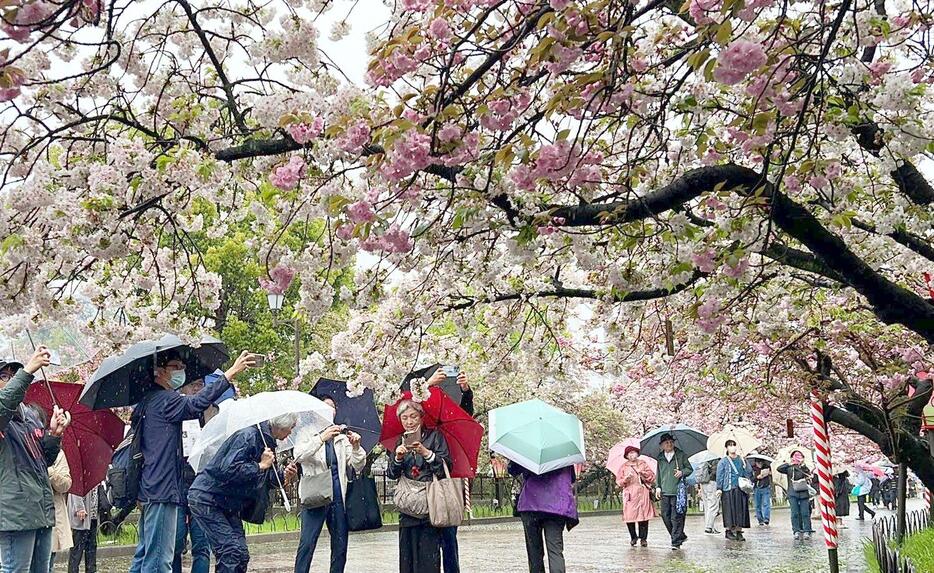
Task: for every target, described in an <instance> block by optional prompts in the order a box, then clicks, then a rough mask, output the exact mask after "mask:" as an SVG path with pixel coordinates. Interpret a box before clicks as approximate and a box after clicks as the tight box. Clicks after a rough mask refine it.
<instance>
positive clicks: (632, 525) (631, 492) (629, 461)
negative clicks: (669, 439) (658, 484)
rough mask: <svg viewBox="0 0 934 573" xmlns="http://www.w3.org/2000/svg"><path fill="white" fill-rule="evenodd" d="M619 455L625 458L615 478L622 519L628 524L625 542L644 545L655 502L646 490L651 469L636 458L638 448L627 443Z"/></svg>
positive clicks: (651, 478)
mask: <svg viewBox="0 0 934 573" xmlns="http://www.w3.org/2000/svg"><path fill="white" fill-rule="evenodd" d="M623 455H624V456H625V458H626V462H625V463H623V466H622V468H620V472H619V476H618V477H617V478H616V485H618V486H619V487H621V488H623V523H625V524H626V527H628V528H629V545H631V546H633V547H635V546H636V543H639V542H641V544H642V547H647V546H648V544H649V542H648V538H649V520H650V519H652V518H653V517H655V504H653V503H652V496H651V495H650V493H649V492H650V489H649V488H651V487H653V485H654V483H655V472H653V471H652V468H651V467H649V464H648V463H646V461H645V460H643V459H640V458H639V448H637V447H635V446H628V447H627V448H626V449H625V450H624V452H623ZM636 526H638V531H636Z"/></svg>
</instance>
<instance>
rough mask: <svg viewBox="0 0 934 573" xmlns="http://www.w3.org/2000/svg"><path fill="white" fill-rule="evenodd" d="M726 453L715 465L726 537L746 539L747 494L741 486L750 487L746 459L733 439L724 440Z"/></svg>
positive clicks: (736, 539) (747, 523) (739, 539)
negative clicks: (721, 493)
mask: <svg viewBox="0 0 934 573" xmlns="http://www.w3.org/2000/svg"><path fill="white" fill-rule="evenodd" d="M725 446H726V455H725V456H723V458H722V459H721V460H720V464H719V465H718V466H717V489H719V490H720V491H721V492H723V495H722V497H721V498H720V502H721V504H722V511H723V528H724V529H725V530H726V538H727V539H731V540H734V541H746V538H745V537H743V528H746V527H749V494H748V493H746V492H745V491H743V487H742V486H747V488H748V489H750V490H751V489H752V484H751V482H750V481H749V470H748V469H747V468H746V460H744V459H743V458H742V457H741V456H740V455H739V451H738V450H737V447H736V442H734V441H733V440H727V441H726V444H725Z"/></svg>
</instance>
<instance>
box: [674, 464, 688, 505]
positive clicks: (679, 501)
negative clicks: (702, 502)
mask: <svg viewBox="0 0 934 573" xmlns="http://www.w3.org/2000/svg"><path fill="white" fill-rule="evenodd" d="M676 460H677V458H676ZM675 469H677V470H680V469H681V466H680V464H678V462H677V461H675ZM687 512H688V485H687V484H686V483H684V477H682V478H680V479H679V480H678V491H677V492H676V493H675V513H677V514H678V515H686V514H687Z"/></svg>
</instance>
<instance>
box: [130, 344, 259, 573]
mask: <svg viewBox="0 0 934 573" xmlns="http://www.w3.org/2000/svg"><path fill="white" fill-rule="evenodd" d="M254 364H255V359H254V358H253V355H252V354H250V353H249V352H247V351H244V352H243V353H242V354H241V355H240V356H239V357H238V358H237V360H236V361H235V362H234V365H233V366H231V367H230V368H229V369H228V370H227V372H225V373H224V376H221V377H220V378H219V379H218V381H217V382H216V383H215V384H212V385H211V386H209V387H207V388H205V389H204V390H202V391H201V392H198V393H197V394H195V395H194V396H182V395H181V394H179V393H178V389H179V388H181V387H182V386H184V385H185V383H186V382H187V379H186V376H185V362H184V361H183V360H182V359H181V356H180V355H179V354H178V353H176V352H174V351H171V350H170V351H167V352H160V353H159V354H158V355H157V356H156V369H155V372H154V373H153V374H152V375H151V379H150V380H149V383H151V385H152V389H151V390H150V391H149V392H147V393H146V395H145V396H144V397H143V399H142V400H141V401H140V403H139V404H137V406H136V407H137V408H141V409H142V410H141V411H142V412H143V422H142V426H141V427H140V432H141V436H142V445H141V448H142V453H143V468H142V472H141V475H140V484H139V502H140V503H141V504H142V506H143V516H142V519H141V520H140V524H141V525H140V535H139V544H138V545H137V547H136V555H134V556H133V563H132V565H131V566H130V573H170V572H171V570H172V560H173V558H174V557H175V537H176V529H177V527H178V514H179V512H181V511H184V496H185V494H184V491H185V483H184V478H183V471H182V470H183V468H184V458H183V452H182V422H184V421H185V420H195V419H197V418H198V416H200V415H201V413H202V412H204V411H205V410H207V409H208V408H209V407H210V406H211V405H212V404H213V403H214V402H215V401H217V399H218V398H219V397H220V396H221V395H222V394H223V393H224V392H226V391H228V390H229V389H230V388H231V386H230V381H232V380H233V379H234V377H236V376H237V375H238V374H240V373H241V372H243V371H244V370H246V369H247V368H249V367H251V366H253V365H254ZM140 383H146V381H140Z"/></svg>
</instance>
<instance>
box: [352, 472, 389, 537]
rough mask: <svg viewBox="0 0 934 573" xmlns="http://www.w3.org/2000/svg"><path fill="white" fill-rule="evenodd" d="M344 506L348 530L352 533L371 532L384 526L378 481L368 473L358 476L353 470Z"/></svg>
mask: <svg viewBox="0 0 934 573" xmlns="http://www.w3.org/2000/svg"><path fill="white" fill-rule="evenodd" d="M344 505H345V508H346V511H347V529H349V530H350V531H369V530H371V529H379V528H380V527H382V526H383V516H382V514H381V512H380V504H379V494H378V493H377V492H376V480H375V479H373V478H372V477H370V476H368V475H366V473H363V474H360V475H359V476H358V475H356V472H354V471H353V470H351V478H350V481H349V482H347V501H346V503H345V504H344Z"/></svg>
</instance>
